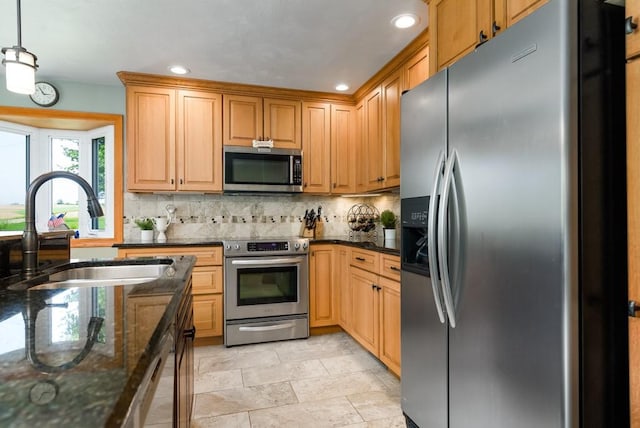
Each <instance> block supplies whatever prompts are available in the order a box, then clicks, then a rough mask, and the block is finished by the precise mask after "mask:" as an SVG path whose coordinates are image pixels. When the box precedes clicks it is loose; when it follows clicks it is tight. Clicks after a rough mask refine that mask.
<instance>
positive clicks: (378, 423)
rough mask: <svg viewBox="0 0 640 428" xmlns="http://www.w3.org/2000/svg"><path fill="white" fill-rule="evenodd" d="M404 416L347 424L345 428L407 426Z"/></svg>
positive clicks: (392, 427)
mask: <svg viewBox="0 0 640 428" xmlns="http://www.w3.org/2000/svg"><path fill="white" fill-rule="evenodd" d="M406 426H407V423H406V421H405V419H404V416H396V417H394V418H389V419H378V420H375V421H369V422H362V423H359V424H354V425H346V426H345V428H406Z"/></svg>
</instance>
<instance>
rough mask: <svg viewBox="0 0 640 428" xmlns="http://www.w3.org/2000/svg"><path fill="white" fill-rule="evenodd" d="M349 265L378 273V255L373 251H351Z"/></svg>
mask: <svg viewBox="0 0 640 428" xmlns="http://www.w3.org/2000/svg"><path fill="white" fill-rule="evenodd" d="M351 265H352V266H357V267H359V268H361V269H364V270H367V271H369V272H373V273H379V271H380V255H379V254H378V253H376V252H373V251H366V250H351Z"/></svg>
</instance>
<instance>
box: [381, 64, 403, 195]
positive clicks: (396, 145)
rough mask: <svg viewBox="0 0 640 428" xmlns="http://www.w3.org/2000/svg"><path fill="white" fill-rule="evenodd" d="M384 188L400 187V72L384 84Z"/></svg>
mask: <svg viewBox="0 0 640 428" xmlns="http://www.w3.org/2000/svg"><path fill="white" fill-rule="evenodd" d="M381 89H382V135H383V174H382V178H383V180H382V187H385V188H388V187H397V186H399V185H400V95H401V94H402V72H401V70H398V71H397V72H395V73H393V74H392V75H391V76H389V77H388V78H387V79H386V80H385V81H384V82H382V87H381Z"/></svg>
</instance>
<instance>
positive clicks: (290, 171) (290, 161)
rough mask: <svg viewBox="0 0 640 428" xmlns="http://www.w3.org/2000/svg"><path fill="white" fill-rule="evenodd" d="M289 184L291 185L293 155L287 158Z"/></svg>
mask: <svg viewBox="0 0 640 428" xmlns="http://www.w3.org/2000/svg"><path fill="white" fill-rule="evenodd" d="M289 184H291V185H293V155H290V156H289Z"/></svg>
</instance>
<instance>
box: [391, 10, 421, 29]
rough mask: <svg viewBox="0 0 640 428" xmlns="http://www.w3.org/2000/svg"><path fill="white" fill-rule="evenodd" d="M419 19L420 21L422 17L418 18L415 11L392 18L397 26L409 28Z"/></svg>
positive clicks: (392, 21)
mask: <svg viewBox="0 0 640 428" xmlns="http://www.w3.org/2000/svg"><path fill="white" fill-rule="evenodd" d="M419 21H420V18H418V17H417V16H416V15H414V14H413V13H403V14H401V15H398V16H396V17H394V18H393V19H392V20H391V23H392V24H393V25H395V26H396V27H397V28H409V27H413V26H414V25H416V24H417V23H418V22H419Z"/></svg>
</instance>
